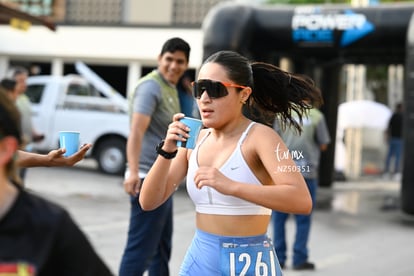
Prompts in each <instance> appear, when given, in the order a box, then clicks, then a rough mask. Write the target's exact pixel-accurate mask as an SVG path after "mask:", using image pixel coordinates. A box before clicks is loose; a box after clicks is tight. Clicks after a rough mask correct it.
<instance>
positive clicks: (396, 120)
mask: <svg viewBox="0 0 414 276" xmlns="http://www.w3.org/2000/svg"><path fill="white" fill-rule="evenodd" d="M402 133H403V104H402V103H398V104H397V105H396V106H395V111H394V113H393V114H392V116H391V118H390V120H389V122H388V127H387V130H386V132H385V137H386V140H387V144H388V152H387V157H386V159H385V167H384V175H385V176H389V175H392V174H394V176H395V178H398V175H399V173H400V172H401V166H400V162H401V154H402V152H403V151H402V144H403V141H402ZM393 158H394V165H393V170H392V171H391V169H390V167H391V159H393Z"/></svg>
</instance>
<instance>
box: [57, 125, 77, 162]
mask: <svg viewBox="0 0 414 276" xmlns="http://www.w3.org/2000/svg"><path fill="white" fill-rule="evenodd" d="M59 143H60V147H61V148H65V149H66V152H65V154H64V155H63V156H66V157H67V156H71V155H72V154H74V153H76V152H77V151H78V150H79V132H77V131H60V132H59Z"/></svg>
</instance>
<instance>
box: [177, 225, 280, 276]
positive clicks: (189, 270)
mask: <svg viewBox="0 0 414 276" xmlns="http://www.w3.org/2000/svg"><path fill="white" fill-rule="evenodd" d="M223 238H224V239H227V240H231V241H232V244H233V243H234V244H246V243H251V241H253V240H254V242H255V243H257V241H260V243H261V244H266V245H267V246H266V248H265V250H266V251H270V252H273V257H274V259H273V260H274V263H273V265H272V264H270V262H266V261H264V262H263V263H261V264H260V266H262V267H263V266H266V267H268V268H270V267H274V270H275V272H276V273H274V274H272V273H271V270H270V269H268V271H269V273H268V274H267V275H268V276H281V275H282V271H281V268H280V265H279V261H278V259H277V257H276V253H275V250H274V248H273V245H272V244H271V243H270V242H268V241H269V239H268V238H267V236H266V235H260V236H254V237H223V236H218V235H214V234H210V233H206V232H203V231H201V230H198V229H197V230H196V233H195V235H194V237H193V241H192V243H191V245H190V247H189V248H188V250H187V253H186V255H185V257H184V261H183V263H182V265H181V268H180V274H179V275H180V276H204V275H205V276H219V275H220V276H221V275H232V274H231V273H230V274H228V273H223V272H222V270H221V267H222V265H221V260H220V259H221V256H222V252H221V245H222V239H223ZM238 248H242V247H238ZM256 253H257V251H255V252H253V253H250V254H252V255H253V254H254V255H255V256H256ZM238 254H239V255H237V256H239V258H236V261H237V260H239V259H241V260H243V261H244V259H243V258H241V257H240V256H241V255H243V253H242V254H240V253H238ZM255 256H253V258H252V260H253V261H254V260H256V257H255ZM244 264H245V262H243V263H241V266H243V265H244ZM253 266H254V265H253ZM251 269H253V270H254V268H251ZM237 275H239V274H237ZM246 275H251V274H250V273H248V274H246Z"/></svg>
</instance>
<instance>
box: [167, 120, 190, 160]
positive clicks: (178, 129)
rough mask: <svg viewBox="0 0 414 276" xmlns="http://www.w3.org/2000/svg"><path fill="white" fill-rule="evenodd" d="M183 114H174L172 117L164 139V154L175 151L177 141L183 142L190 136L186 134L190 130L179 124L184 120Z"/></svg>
mask: <svg viewBox="0 0 414 276" xmlns="http://www.w3.org/2000/svg"><path fill="white" fill-rule="evenodd" d="M184 116H185V115H184V114H183V113H176V114H174V116H173V121H172V123H171V124H170V125H169V126H168V130H167V136H166V137H165V141H164V146H163V147H162V149H163V150H165V151H166V152H173V151H175V150H177V141H182V142H185V141H186V140H187V138H188V137H190V135H189V134H188V132H189V131H190V128H189V127H188V126H186V125H185V124H183V123H181V122H180V119H182V118H184Z"/></svg>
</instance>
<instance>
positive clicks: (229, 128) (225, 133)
mask: <svg viewBox="0 0 414 276" xmlns="http://www.w3.org/2000/svg"><path fill="white" fill-rule="evenodd" d="M249 124H250V120H249V119H247V118H245V117H241V118H240V119H239V120H237V121H234V122H231V123H230V124H227V125H226V126H224V127H223V128H219V129H212V134H213V136H215V137H216V138H224V137H226V138H230V137H234V136H236V137H239V136H240V134H241V133H242V132H243V131H245V130H246V128H247V126H248V125H249Z"/></svg>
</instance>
